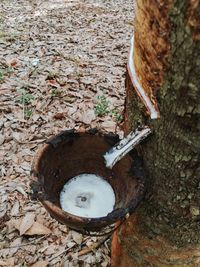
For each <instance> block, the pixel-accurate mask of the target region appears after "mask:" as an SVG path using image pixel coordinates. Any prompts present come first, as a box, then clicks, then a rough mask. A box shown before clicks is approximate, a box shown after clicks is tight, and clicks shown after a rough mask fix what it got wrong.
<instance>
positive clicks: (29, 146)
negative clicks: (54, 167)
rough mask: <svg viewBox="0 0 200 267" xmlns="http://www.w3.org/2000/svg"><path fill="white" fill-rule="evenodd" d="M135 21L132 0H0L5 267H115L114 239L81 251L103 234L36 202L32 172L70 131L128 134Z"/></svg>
mask: <svg viewBox="0 0 200 267" xmlns="http://www.w3.org/2000/svg"><path fill="white" fill-rule="evenodd" d="M132 20H133V1H129V0H128V1H123V0H116V1H104V0H99V1H94V0H84V1H83V0H71V1H64V0H54V1H53V0H44V1H40V0H35V1H26V0H18V1H14V3H13V1H12V0H3V1H1V3H0V266H9V267H12V266H15V267H22V266H24V267H25V266H34V267H42V266H65V267H69V266H72V267H76V266H86V267H88V266H102V267H106V266H109V264H110V247H109V241H105V242H104V243H103V245H101V246H100V247H98V248H94V249H93V251H91V252H89V253H87V254H85V255H81V254H80V253H79V252H80V250H81V246H82V244H84V245H83V246H84V247H85V248H87V247H90V246H91V245H92V244H96V243H98V242H99V239H98V238H96V237H90V238H88V237H85V236H83V235H80V234H78V233H76V232H74V231H71V230H70V229H67V228H66V227H65V226H64V225H61V224H59V223H58V222H57V221H55V220H54V219H52V218H51V217H50V216H49V214H48V213H47V212H46V210H45V209H44V208H43V207H42V206H41V204H40V203H39V202H37V201H32V200H31V199H30V188H29V176H30V170H31V163H32V160H33V158H34V155H35V152H36V151H37V149H38V148H39V147H40V145H41V144H42V143H43V142H44V141H45V140H46V139H48V138H50V137H52V136H53V135H55V134H57V133H59V132H60V131H62V130H64V129H71V128H75V129H79V130H84V129H85V128H86V129H87V128H91V127H97V128H101V129H103V130H104V131H115V130H116V131H117V132H118V133H120V128H119V127H118V125H119V122H120V119H119V118H120V114H121V112H122V110H123V105H124V77H125V71H126V63H127V58H128V49H129V40H130V36H131V32H132V29H131V27H132V26H131V24H132ZM98 96H100V98H97V97H98ZM104 99H106V101H104ZM69 253H70V254H69ZM67 255H68V256H69V255H71V256H70V257H68V256H67Z"/></svg>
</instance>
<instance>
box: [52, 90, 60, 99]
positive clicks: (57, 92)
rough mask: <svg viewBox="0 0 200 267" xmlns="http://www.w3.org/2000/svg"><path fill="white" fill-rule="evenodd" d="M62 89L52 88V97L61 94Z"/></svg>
mask: <svg viewBox="0 0 200 267" xmlns="http://www.w3.org/2000/svg"><path fill="white" fill-rule="evenodd" d="M60 93H61V92H60V91H59V90H58V89H52V90H51V96H52V97H56V96H60Z"/></svg>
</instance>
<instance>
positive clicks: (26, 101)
mask: <svg viewBox="0 0 200 267" xmlns="http://www.w3.org/2000/svg"><path fill="white" fill-rule="evenodd" d="M18 92H19V93H20V97H19V100H18V102H19V103H20V104H22V105H23V117H24V119H25V120H28V119H30V117H31V116H32V114H33V111H32V109H31V108H29V105H30V104H31V102H32V101H33V100H34V99H35V97H34V96H33V95H32V94H31V93H29V92H28V91H27V90H26V89H25V88H21V89H19V90H18Z"/></svg>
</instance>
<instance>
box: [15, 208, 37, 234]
mask: <svg viewBox="0 0 200 267" xmlns="http://www.w3.org/2000/svg"><path fill="white" fill-rule="evenodd" d="M34 220H35V214H34V213H30V212H29V213H27V214H26V215H25V217H24V218H23V219H22V221H21V224H20V227H19V233H20V235H23V234H24V233H26V231H27V230H28V229H29V228H30V227H31V226H32V225H33V223H34Z"/></svg>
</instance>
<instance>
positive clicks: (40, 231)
mask: <svg viewBox="0 0 200 267" xmlns="http://www.w3.org/2000/svg"><path fill="white" fill-rule="evenodd" d="M22 220H23V219H17V220H12V221H11V222H10V225H9V226H10V228H11V227H12V226H14V227H15V228H16V229H17V230H19V231H20V226H21V223H22ZM50 233H51V230H50V229H49V228H47V227H46V226H44V225H43V224H41V223H38V222H33V224H32V225H31V227H30V228H29V229H28V230H27V231H26V232H25V233H24V235H30V236H32V235H48V234H50Z"/></svg>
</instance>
